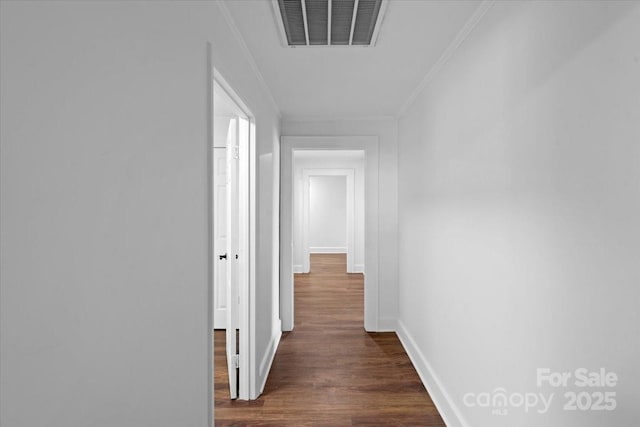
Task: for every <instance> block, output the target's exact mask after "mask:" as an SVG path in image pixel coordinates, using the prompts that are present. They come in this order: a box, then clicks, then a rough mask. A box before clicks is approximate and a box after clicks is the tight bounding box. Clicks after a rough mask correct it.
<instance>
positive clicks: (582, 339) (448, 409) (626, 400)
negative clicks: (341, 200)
mask: <svg viewBox="0 0 640 427" xmlns="http://www.w3.org/2000/svg"><path fill="white" fill-rule="evenodd" d="M639 40H640V5H639V4H638V3H636V2H496V3H495V4H494V6H493V7H492V8H491V9H490V10H489V11H488V12H487V13H486V15H485V16H484V18H483V19H482V21H480V23H479V24H478V25H477V27H476V28H475V29H474V30H473V32H472V33H471V34H470V35H469V37H468V38H467V39H466V40H465V41H464V42H463V44H462V45H461V46H460V47H459V48H458V49H457V50H456V51H455V52H454V54H453V56H452V57H451V59H450V61H449V62H448V63H447V64H446V65H445V66H444V67H443V68H442V69H441V70H440V72H439V73H438V74H437V76H435V78H433V79H432V81H431V82H430V83H429V85H428V86H427V87H426V88H425V89H424V90H423V91H422V92H421V93H420V95H419V96H418V98H417V99H416V101H415V103H414V104H413V106H412V107H411V108H410V109H409V111H408V112H407V114H406V116H405V117H403V118H402V119H401V121H400V124H399V135H400V136H399V140H400V141H399V142H400V145H399V224H400V231H399V233H400V240H399V260H400V264H399V277H400V290H399V312H400V316H399V317H400V319H399V320H400V326H399V329H400V333H401V336H402V337H403V340H404V341H405V343H407V344H408V346H409V348H410V349H411V350H412V351H411V353H412V355H413V357H414V362H416V363H417V366H418V368H419V370H420V371H421V373H422V374H423V378H425V379H426V383H427V384H428V385H430V386H431V388H432V390H433V392H432V393H431V394H432V397H433V398H434V400H436V401H437V403H438V406H439V408H440V409H441V412H442V413H443V416H444V417H445V420H447V421H448V425H450V426H461V425H466V426H472V427H485V426H486V427H489V426H491V427H499V426H521V427H528V426H529V427H534V426H563V427H595V426H603V425H607V426H614V425H615V426H623V425H624V426H626V425H634V424H635V423H636V422H637V420H638V419H640V413H639V412H638V405H637V402H638V400H639V399H640V394H639V390H640V389H639V388H638V387H637V384H638V383H639V381H640V368H639V366H638V363H637V361H638V360H640V342H639V341H638V337H639V336H640V319H639V318H638V313H639V311H638V302H639V301H640V286H638V284H639V283H638V281H639V280H640V263H638V260H639V259H640V223H639V218H640V186H639V185H638V183H639V182H640V144H639V141H640V96H639V94H640V78H639V76H640V44H639V43H638V41H639ZM538 368H548V369H550V370H551V371H553V372H558V371H559V372H564V371H568V372H570V373H571V374H572V377H571V380H570V381H569V383H568V385H567V387H557V388H554V387H550V386H549V385H548V384H547V383H546V382H543V384H542V386H541V387H538V386H537V382H536V380H537V369H538ZM579 368H587V369H588V370H590V371H597V370H599V369H600V368H604V369H605V370H606V371H608V372H614V373H615V374H616V375H617V376H618V378H619V381H618V382H617V384H616V385H615V386H613V387H601V388H595V389H590V388H588V387H587V388H582V387H579V386H575V385H574V382H575V380H576V376H575V375H576V374H575V370H576V369H579ZM498 388H503V389H504V390H505V394H507V395H511V394H512V393H544V394H545V396H546V395H548V394H550V393H555V397H554V401H553V402H552V404H551V406H550V409H549V410H548V411H547V412H545V413H538V409H540V410H542V409H543V408H542V406H537V407H535V408H532V409H529V410H528V411H525V410H524V408H523V407H522V406H520V407H514V406H508V407H506V408H505V409H506V410H507V413H506V414H504V415H494V414H492V409H494V408H493V407H480V406H479V405H478V404H477V403H478V402H477V400H474V399H476V398H477V395H478V393H481V392H487V393H490V394H491V393H494V390H496V389H498ZM571 391H573V392H589V393H592V392H594V391H599V392H605V391H608V392H615V393H616V399H617V407H616V408H615V410H613V411H607V410H600V411H597V410H576V411H569V410H563V406H564V405H565V403H567V401H568V399H567V398H566V397H565V396H564V393H565V392H571ZM469 393H471V395H468V394H469ZM494 394H495V393H494ZM465 396H467V399H466V400H465ZM469 396H470V397H469ZM491 396H493V394H491ZM538 403H539V404H540V405H541V403H540V402H538ZM498 409H500V408H498Z"/></svg>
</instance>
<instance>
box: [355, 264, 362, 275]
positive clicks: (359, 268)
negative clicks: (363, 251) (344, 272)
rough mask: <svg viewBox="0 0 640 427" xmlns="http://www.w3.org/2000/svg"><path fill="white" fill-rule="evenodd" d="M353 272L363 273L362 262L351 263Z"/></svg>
mask: <svg viewBox="0 0 640 427" xmlns="http://www.w3.org/2000/svg"><path fill="white" fill-rule="evenodd" d="M353 272H354V273H364V264H353Z"/></svg>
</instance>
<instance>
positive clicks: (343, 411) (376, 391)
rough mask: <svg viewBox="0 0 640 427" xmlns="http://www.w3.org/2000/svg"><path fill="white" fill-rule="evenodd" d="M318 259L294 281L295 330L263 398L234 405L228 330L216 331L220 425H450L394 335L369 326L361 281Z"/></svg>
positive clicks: (338, 262) (333, 261)
mask: <svg viewBox="0 0 640 427" xmlns="http://www.w3.org/2000/svg"><path fill="white" fill-rule="evenodd" d="M345 271H346V258H345V255H341V254H339V255H336V254H322V255H320V254H317V255H316V254H314V255H312V257H311V273H309V274H296V276H295V329H294V331H293V332H289V333H285V334H283V337H282V340H281V342H280V346H279V347H278V351H277V354H276V357H275V360H274V362H273V366H272V369H271V373H270V374H269V378H268V380H267V384H266V387H265V390H264V393H263V394H262V396H260V398H259V399H258V400H256V401H249V402H247V401H231V400H229V389H228V381H227V371H226V369H227V368H226V360H225V354H224V331H216V332H215V346H216V347H215V356H214V357H215V425H216V426H300V427H302V426H318V427H320V426H327V427H328V426H336V427H339V426H380V427H383V426H424V427H443V426H445V424H444V422H443V421H442V418H441V417H440V415H439V414H438V411H437V409H436V408H435V406H434V405H433V402H432V401H431V398H430V397H429V395H428V394H427V392H426V390H425V389H424V387H423V385H422V383H421V382H420V379H419V378H418V375H417V373H416V371H415V369H414V368H413V365H412V364H411V362H410V360H409V358H408V356H407V355H406V353H405V351H404V349H403V348H402V345H401V344H400V341H399V340H398V338H397V336H396V335H395V333H367V332H365V331H364V329H363V324H364V323H363V312H364V307H363V300H364V296H363V286H364V285H363V276H362V275H361V274H347V273H345Z"/></svg>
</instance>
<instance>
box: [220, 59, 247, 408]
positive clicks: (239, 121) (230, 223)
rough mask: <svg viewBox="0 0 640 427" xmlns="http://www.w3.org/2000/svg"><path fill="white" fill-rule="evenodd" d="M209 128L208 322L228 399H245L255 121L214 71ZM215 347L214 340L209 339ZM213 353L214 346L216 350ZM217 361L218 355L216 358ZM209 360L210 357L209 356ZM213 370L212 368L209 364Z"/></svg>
mask: <svg viewBox="0 0 640 427" xmlns="http://www.w3.org/2000/svg"><path fill="white" fill-rule="evenodd" d="M212 104H213V105H212V109H213V130H212V140H213V147H212V156H211V169H212V185H211V188H212V195H211V200H212V205H211V216H212V224H211V237H210V239H211V243H210V244H211V253H212V258H213V259H212V261H211V262H212V272H211V277H212V300H211V307H212V313H211V317H212V327H213V329H214V331H213V335H214V337H215V339H214V342H215V343H217V344H223V345H224V349H225V351H224V354H225V357H224V359H223V360H222V363H224V364H225V365H226V368H227V369H226V371H227V375H226V377H225V378H224V381H222V382H219V381H218V380H219V379H220V376H219V375H217V374H216V376H215V378H216V379H215V381H216V383H219V384H213V386H212V387H213V389H214V390H215V389H216V388H219V387H220V386H222V385H223V384H224V385H225V386H226V385H227V384H228V392H229V398H231V399H237V398H240V399H249V388H250V376H249V375H250V373H249V369H247V367H249V366H250V360H251V349H252V346H251V338H252V336H251V328H250V327H249V326H250V319H251V314H250V312H249V307H248V305H249V304H248V295H249V291H250V289H249V288H250V278H251V272H252V264H251V263H250V260H251V259H252V257H251V254H250V249H251V248H250V245H249V242H250V239H251V236H250V233H251V230H250V228H249V217H250V211H251V209H252V203H251V200H250V181H249V174H250V164H251V161H250V157H251V155H252V153H253V150H252V147H253V146H254V143H255V141H254V135H255V126H254V122H253V118H252V116H251V113H250V111H249V110H248V109H247V108H246V106H245V105H244V104H243V103H242V101H241V99H240V98H239V97H238V96H237V94H236V93H235V92H234V91H233V89H232V88H231V87H230V86H229V85H228V84H227V82H226V81H225V80H224V78H223V77H222V76H221V75H220V74H219V73H218V72H217V71H215V70H214V73H213V103H212ZM213 345H214V347H215V344H213ZM213 353H214V354H215V353H216V351H215V349H214V351H213ZM220 362H221V361H220V360H218V363H220ZM211 363H212V365H213V363H214V362H213V357H212V362H211ZM213 371H214V372H216V371H215V367H213Z"/></svg>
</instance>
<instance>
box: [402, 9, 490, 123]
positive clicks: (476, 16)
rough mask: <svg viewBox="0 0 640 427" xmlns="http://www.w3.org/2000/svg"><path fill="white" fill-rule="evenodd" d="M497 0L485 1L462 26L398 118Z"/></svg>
mask: <svg viewBox="0 0 640 427" xmlns="http://www.w3.org/2000/svg"><path fill="white" fill-rule="evenodd" d="M494 3H495V0H483V1H482V2H481V3H480V4H479V5H478V7H477V8H476V10H475V11H474V12H473V14H472V15H471V17H470V18H469V19H468V20H467V22H465V24H464V25H463V26H462V28H461V29H460V31H459V32H458V34H456V36H455V38H454V39H453V40H452V41H451V43H449V46H447V48H446V49H445V50H444V52H442V55H440V58H438V60H437V61H436V63H435V64H433V66H432V67H431V68H430V69H429V71H427V74H426V75H425V76H424V77H423V78H422V80H421V81H420V84H418V86H417V87H416V88H415V89H414V90H413V91H412V92H411V94H410V95H409V97H408V98H407V100H406V101H405V102H404V103H403V104H402V107H401V108H400V109H399V110H398V113H397V115H396V118H401V117H402V116H404V115H405V114H407V111H408V110H409V108H411V106H412V105H413V103H414V102H415V100H416V98H417V97H418V95H419V94H420V92H422V91H423V90H424V88H426V87H427V85H428V84H429V83H431V81H432V80H433V79H434V78H435V77H436V75H437V74H438V73H439V72H440V70H441V69H442V67H444V65H445V64H446V63H447V62H449V59H451V57H452V56H453V54H454V52H455V51H456V50H457V49H458V48H459V47H460V45H462V43H463V42H464V41H465V40H466V39H467V37H469V34H471V32H472V31H473V29H474V28H475V27H476V26H477V25H478V23H479V22H480V21H481V20H482V18H483V17H484V15H485V14H486V13H487V12H488V11H489V9H491V7H492V6H493V5H494Z"/></svg>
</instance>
